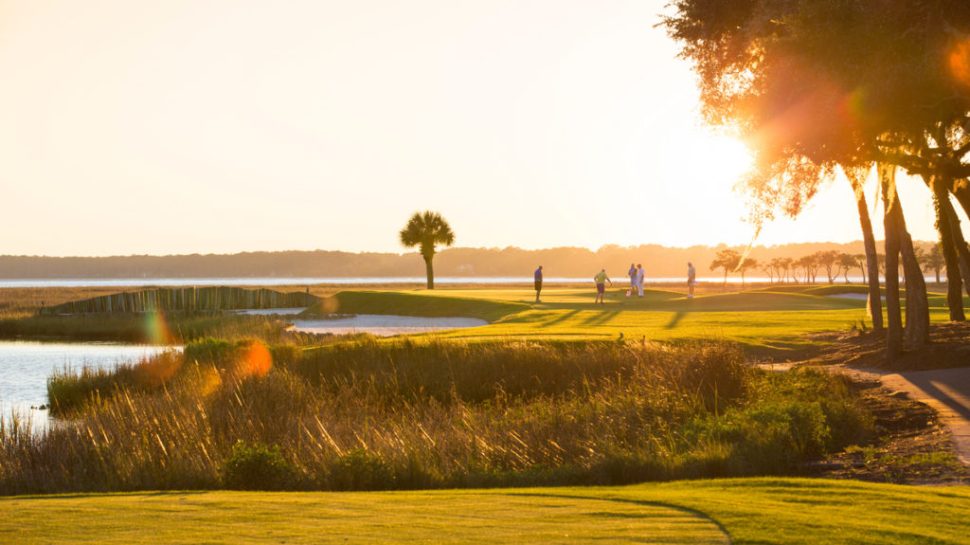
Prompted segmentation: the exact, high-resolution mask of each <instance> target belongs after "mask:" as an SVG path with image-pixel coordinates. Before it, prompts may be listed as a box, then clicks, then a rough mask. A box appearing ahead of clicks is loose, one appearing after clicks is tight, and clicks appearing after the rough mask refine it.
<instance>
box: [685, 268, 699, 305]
mask: <svg viewBox="0 0 970 545" xmlns="http://www.w3.org/2000/svg"><path fill="white" fill-rule="evenodd" d="M696 282H697V271H695V270H694V264H693V263H691V262H690V261H688V262H687V298H688V299H693V298H694V284H695V283H696Z"/></svg>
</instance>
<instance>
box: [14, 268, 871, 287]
mask: <svg viewBox="0 0 970 545" xmlns="http://www.w3.org/2000/svg"><path fill="white" fill-rule="evenodd" d="M624 272H625V271H617V274H616V275H615V276H614V277H613V281H614V282H616V283H617V284H618V285H621V284H623V283H624V282H629V280H628V279H627V278H626V276H624ZM849 279H850V280H851V281H852V282H860V281H861V278H857V277H853V276H850V277H849ZM840 280H841V279H840ZM697 281H698V282H712V283H720V282H723V281H724V279H723V277H721V276H709V277H698V279H697ZM728 281H729V282H732V283H738V282H741V278H740V277H734V276H731V277H729V278H728ZM746 281H747V282H749V283H763V282H768V278H766V277H755V276H749V277H748V278H746ZM820 281H824V280H821V279H820ZM424 282H425V279H424V277H419V276H385V277H370V276H354V277H323V276H321V277H296V278H278V277H253V278H249V277H235V278H19V279H9V278H7V279H0V288H75V287H104V288H112V287H118V288H121V287H139V286H173V287H178V286H307V285H317V284H331V285H370V286H382V285H400V284H424ZM544 282H545V284H547V285H548V284H590V283H591V282H592V275H590V277H589V278H580V277H561V276H547V277H546V278H545V280H544ZM684 282H686V276H680V277H650V276H648V277H647V279H646V283H647V284H671V283H675V284H676V283H680V284H682V283H684ZM435 283H437V284H440V285H449V284H451V285H454V284H486V285H503V284H505V285H507V284H532V276H531V275H529V276H442V277H438V278H435Z"/></svg>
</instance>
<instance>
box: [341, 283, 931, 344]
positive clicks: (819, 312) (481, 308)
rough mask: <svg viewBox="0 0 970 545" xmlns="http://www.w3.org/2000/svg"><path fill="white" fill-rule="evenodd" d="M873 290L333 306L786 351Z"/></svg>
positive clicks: (561, 293) (563, 292)
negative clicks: (603, 301)
mask: <svg viewBox="0 0 970 545" xmlns="http://www.w3.org/2000/svg"><path fill="white" fill-rule="evenodd" d="M840 293H865V288H864V287H863V286H840V285H835V286H785V287H784V288H783V289H782V288H781V287H779V288H778V289H774V288H767V289H757V290H751V291H745V292H738V293H725V294H714V295H702V296H698V297H696V298H695V299H692V300H690V299H687V298H686V297H685V295H684V294H682V293H678V292H674V291H666V290H648V291H647V292H646V294H645V295H644V297H643V298H639V297H626V296H625V288H615V289H611V290H609V291H608V294H607V302H606V304H605V305H595V304H593V297H594V294H593V291H592V290H583V289H575V288H571V289H555V288H553V289H546V290H543V296H542V301H543V302H542V303H541V304H534V303H533V301H534V298H535V292H533V291H532V290H530V289H487V288H486V289H457V290H449V289H439V290H435V291H426V290H416V291H352V292H342V293H340V294H337V295H336V296H335V297H334V298H333V299H332V300H330V301H329V303H328V306H329V309H328V310H329V311H331V312H343V313H361V314H365V313H369V314H404V315H414V316H470V317H478V318H482V319H485V320H487V321H489V322H490V323H489V325H487V326H483V327H477V328H469V329H460V330H453V331H447V332H439V333H435V334H434V335H435V336H436V337H439V338H454V339H464V340H499V339H503V338H526V339H537V340H538V339H542V340H563V341H573V340H574V341H581V340H606V339H616V338H618V337H619V335H620V334H623V336H624V337H625V338H627V339H635V340H639V339H646V340H650V341H665V342H671V341H690V340H711V339H716V340H727V341H733V342H738V343H741V344H743V345H745V346H748V347H751V348H754V349H764V350H769V351H776V352H784V351H788V350H793V349H798V348H803V347H805V346H808V345H811V344H813V343H815V342H816V341H814V340H812V339H811V338H810V337H809V335H810V334H813V333H821V332H827V331H845V330H848V329H849V328H851V327H854V326H855V327H857V326H858V325H859V324H861V323H865V324H866V325H867V327H868V326H869V325H870V321H869V319H868V318H867V316H866V308H865V301H862V300H856V299H847V298H841V297H833V295H836V294H840ZM930 305H931V307H932V308H931V319H932V320H934V321H945V320H946V319H947V318H948V315H947V310H946V308H945V300H944V297H943V295H942V294H937V293H934V294H931V297H930Z"/></svg>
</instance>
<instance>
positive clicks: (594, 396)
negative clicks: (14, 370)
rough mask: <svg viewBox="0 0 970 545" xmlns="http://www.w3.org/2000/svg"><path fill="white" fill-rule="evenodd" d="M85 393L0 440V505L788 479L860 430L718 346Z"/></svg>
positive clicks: (329, 364)
mask: <svg viewBox="0 0 970 545" xmlns="http://www.w3.org/2000/svg"><path fill="white" fill-rule="evenodd" d="M150 366H156V367H155V368H153V369H152V370H149V369H148V367H150ZM140 367H145V369H139V368H140ZM173 368H174V370H173ZM159 370H163V371H165V372H163V373H159V372H158V371H159ZM136 373H143V374H144V375H143V377H142V378H140V379H139V378H136V377H135V374H136ZM145 376H152V377H163V378H162V379H159V380H155V381H154V382H152V381H148V380H146V379H145V378H144V377H145ZM112 378H113V380H107V379H112ZM53 382H56V381H52V383H53ZM64 383H65V384H66V383H67V382H64ZM82 383H83V384H86V385H87V386H86V387H85V388H80V387H79V388H76V391H75V392H74V394H72V395H75V396H78V395H80V397H82V398H83V401H78V400H77V399H73V398H72V399H73V401H71V411H70V413H69V414H70V415H71V417H72V420H71V424H69V425H64V426H55V427H54V428H52V429H51V430H49V431H47V432H46V433H44V434H43V435H39V436H32V435H29V434H27V435H24V434H19V435H13V434H10V433H8V432H4V433H2V434H0V493H4V494H12V493H36V492H60V491H87V490H137V489H186V488H193V489H198V488H218V487H226V486H231V487H233V488H280V487H286V488H292V489H327V490H347V489H391V488H431V487H466V486H499V485H532V484H618V483H628V482H637V481H643V480H655V479H671V478H685V477H711V476H724V475H748V474H765V473H785V472H793V471H795V472H797V471H798V469H799V467H800V465H801V463H802V462H804V461H806V460H808V459H810V458H811V457H813V456H817V455H818V454H820V453H823V452H826V451H829V450H832V449H835V448H840V447H842V446H845V445H846V444H850V443H854V442H861V441H863V440H864V439H865V437H866V435H867V434H868V433H869V431H870V430H871V426H872V424H871V420H870V419H869V418H868V416H867V414H866V413H865V412H864V410H863V409H862V408H861V406H860V405H859V404H858V403H857V402H856V399H855V397H854V394H853V393H852V391H851V389H850V388H849V387H848V386H847V384H846V383H844V382H843V381H842V380H841V379H839V378H837V377H832V376H829V375H827V374H824V373H818V372H811V371H796V372H792V373H786V374H766V373H762V372H758V371H756V370H753V369H751V368H750V367H748V366H746V365H745V364H744V361H743V358H742V355H741V353H740V351H739V350H737V349H736V348H733V347H731V346H726V345H719V344H698V345H691V346H680V347H662V346H651V345H641V344H621V343H598V344H586V345H555V344H548V343H519V342H502V343H475V344H461V343H450V342H449V343H443V342H442V343H435V342H431V343H422V344H415V343H411V342H408V341H399V342H389V343H387V342H383V343H378V342H375V341H373V340H367V339H365V340H362V341H359V342H351V343H340V344H335V345H333V346H327V347H323V348H319V349H300V348H298V347H293V346H289V347H284V348H282V349H278V348H268V347H265V346H264V345H262V344H261V343H258V342H248V343H245V342H237V343H221V342H220V341H211V340H209V341H205V342H202V343H199V344H198V345H189V346H188V347H186V350H185V352H184V353H183V354H181V355H179V354H169V355H165V356H161V357H160V358H158V359H157V360H153V361H151V362H146V363H144V364H142V365H141V366H137V367H135V368H130V369H126V370H124V371H121V372H119V373H117V374H115V375H113V377H99V378H98V380H91V379H90V377H89V379H88V380H87V382H84V381H83V380H81V381H79V382H78V384H82ZM94 384H97V385H98V386H97V387H91V386H92V385H94ZM82 391H83V393H79V392H82ZM53 395H55V396H56V395H57V394H56V392H55V393H54V394H53ZM823 398H824V399H825V401H824V402H823V401H820V399H823ZM52 401H53V400H52ZM267 464H268V465H267ZM264 466H267V467H264ZM267 475H269V476H271V477H272V479H270V480H267V479H269V477H266V476H267Z"/></svg>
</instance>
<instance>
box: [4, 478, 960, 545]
mask: <svg viewBox="0 0 970 545" xmlns="http://www.w3.org/2000/svg"><path fill="white" fill-rule="evenodd" d="M900 506H905V508H901V507H900ZM0 512H2V513H4V516H3V517H0V542H2V543H19V544H24V545H34V544H46V543H66V542H70V543H76V544H88V543H91V544H93V543H98V544H104V545H116V544H117V545H120V544H138V543H164V544H203V543H204V544H251V543H288V544H303V543H455V544H457V543H475V544H490V543H496V544H499V543H500V544H508V543H551V544H555V543H592V542H609V543H652V544H667V543H671V544H673V543H683V544H708V543H730V542H733V543H737V544H756V543H757V544H766V543H779V544H803V543H804V544H816V543H826V544H864V543H883V544H917V543H919V544H924V543H940V544H951V543H952V544H958V543H966V542H967V541H966V537H967V532H968V530H970V490H968V488H967V487H953V488H916V487H904V486H895V485H883V484H867V483H859V482H852V481H830V480H811V479H732V480H712V481H689V482H674V483H665V484H648V485H636V486H630V487H618V488H575V487H564V488H537V489H505V490H461V491H421V492H355V493H332V492H331V493H317V492H291V493H260V492H184V493H179V492H173V493H156V494H144V493H139V494H107V495H91V496H88V495H82V496H34V497H13V498H3V499H0Z"/></svg>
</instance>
